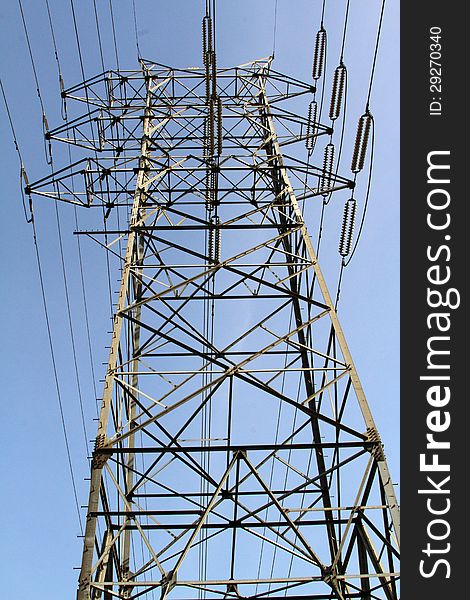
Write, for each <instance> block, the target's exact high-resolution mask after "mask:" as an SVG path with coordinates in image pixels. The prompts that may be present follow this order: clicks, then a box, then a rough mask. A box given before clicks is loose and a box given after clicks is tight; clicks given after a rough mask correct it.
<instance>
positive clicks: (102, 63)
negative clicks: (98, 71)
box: [93, 0, 106, 72]
mask: <svg viewBox="0 0 470 600" xmlns="http://www.w3.org/2000/svg"><path fill="white" fill-rule="evenodd" d="M93 10H94V13H95V24H96V33H97V35H98V46H99V49H100V58H101V68H102V70H103V72H104V71H106V68H105V66H104V55H103V44H102V42H101V30H100V22H99V19H98V9H97V8H96V0H93Z"/></svg>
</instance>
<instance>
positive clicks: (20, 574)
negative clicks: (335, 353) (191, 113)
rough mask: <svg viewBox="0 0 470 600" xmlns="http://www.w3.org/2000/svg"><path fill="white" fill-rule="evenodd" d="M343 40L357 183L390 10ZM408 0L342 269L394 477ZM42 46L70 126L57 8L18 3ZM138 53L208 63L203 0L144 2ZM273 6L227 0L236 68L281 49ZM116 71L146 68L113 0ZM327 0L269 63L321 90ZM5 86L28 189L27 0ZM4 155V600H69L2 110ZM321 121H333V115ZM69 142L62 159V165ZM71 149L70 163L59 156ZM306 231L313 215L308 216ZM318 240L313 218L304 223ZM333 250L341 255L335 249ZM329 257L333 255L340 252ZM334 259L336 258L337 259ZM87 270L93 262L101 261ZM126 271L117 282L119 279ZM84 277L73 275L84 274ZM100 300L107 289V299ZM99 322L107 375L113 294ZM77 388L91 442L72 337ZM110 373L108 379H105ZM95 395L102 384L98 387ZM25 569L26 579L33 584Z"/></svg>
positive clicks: (12, 22) (329, 250)
mask: <svg viewBox="0 0 470 600" xmlns="http://www.w3.org/2000/svg"><path fill="white" fill-rule="evenodd" d="M345 4H346V3H345V1H343V0H327V3H326V13H325V27H326V29H327V31H328V39H329V44H328V64H327V74H328V79H327V84H326V90H327V92H326V98H327V101H326V103H327V102H328V99H329V98H328V96H329V89H330V82H331V75H332V72H333V70H334V68H335V67H336V66H337V63H338V57H339V47H340V40H341V33H342V27H343V19H344V9H345ZM351 4H352V6H351V12H350V20H349V25H348V33H347V38H346V52H345V62H346V64H347V66H348V70H349V88H348V95H349V101H348V119H347V126H346V137H345V149H344V161H343V163H342V169H340V173H341V174H344V175H345V176H349V164H350V156H351V153H352V146H353V141H354V135H355V129H356V123H357V118H358V117H359V116H360V115H361V114H362V112H363V110H364V103H365V98H366V95H367V87H368V77H369V73H370V66H371V63H372V56H373V49H374V43H375V35H376V28H377V24H378V18H379V11H380V4H381V2H378V1H376V0H353V2H352V3H351ZM398 4H399V3H398V0H388V2H387V5H386V10H385V19H384V25H383V32H382V37H381V42H380V52H379V57H378V63H377V72H376V76H375V80H374V87H373V92H372V101H371V110H372V112H373V114H374V117H375V121H376V148H375V166H374V174H373V181H372V192H371V198H370V204H369V208H368V214H367V220H366V225H365V229H364V232H363V235H362V238H361V242H360V245H359V248H358V251H357V253H356V255H355V257H354V259H353V261H352V262H351V265H350V266H349V267H348V268H347V269H346V272H345V275H344V279H343V286H342V298H341V304H340V310H339V312H340V318H341V321H342V324H343V327H344V329H345V331H346V335H347V338H348V343H349V345H350V348H351V350H352V353H353V356H354V358H355V362H356V365H357V367H358V371H359V374H360V376H361V378H362V380H363V384H364V387H365V390H366V394H367V396H368V400H369V403H370V405H371V408H372V411H373V414H374V416H375V418H376V421H377V424H378V427H379V430H380V432H381V435H382V438H383V441H384V442H385V449H386V454H387V456H388V459H389V465H390V468H391V471H392V474H393V475H394V477H395V480H397V478H398V470H399V463H398V450H399V449H398V420H399V412H398V393H399V361H398V359H399V357H398V347H399V338H398V336H399V312H398V294H399V280H398V268H399V245H398V244H399V231H398V219H399V196H398V183H399V163H398V131H399V82H398V63H399V46H398V40H399V37H398V16H399V15H398ZM49 5H50V8H51V14H52V18H53V20H54V25H55V33H56V36H57V46H58V50H59V58H60V62H61V66H62V72H63V76H64V80H65V85H66V86H70V85H72V84H74V83H76V82H78V81H80V80H81V70H80V63H79V61H78V57H77V46H76V42H75V37H74V35H75V34H74V29H73V21H72V16H71V10H70V3H69V2H68V1H66V0H49ZM74 5H75V9H76V17H77V23H78V27H79V34H80V41H81V48H82V52H83V64H84V68H85V74H86V76H87V77H90V76H92V75H94V74H96V73H98V72H100V71H101V61H100V56H99V51H98V42H97V36H96V30H95V22H94V15H93V2H92V0H81V1H80V2H78V1H75V3H74ZM23 6H24V10H25V17H26V20H27V24H28V29H29V33H30V36H31V46H32V49H33V54H34V57H35V63H36V66H37V72H38V78H39V83H40V90H41V95H42V97H43V99H44V104H45V108H46V114H47V119H48V121H49V124H50V125H51V127H52V126H54V125H56V124H59V123H61V122H62V121H61V115H60V107H61V103H60V98H59V87H58V78H57V70H56V64H55V59H54V53H53V46H52V41H51V35H50V30H49V23H48V19H47V11H46V4H45V2H43V1H38V0H23ZM136 6H137V18H138V31H139V44H140V48H141V53H142V55H143V56H144V57H148V58H149V59H151V60H155V61H158V62H161V63H164V64H169V65H176V66H192V65H199V64H200V62H201V59H200V56H201V49H200V45H201V40H200V37H201V35H200V22H201V18H202V11H203V3H202V2H200V1H192V2H189V1H188V0H173V1H172V2H163V1H161V0H160V1H159V2H150V1H148V0H136ZM274 6H275V3H274V1H273V0H256V1H253V0H251V1H249V0H237V1H235V0H219V2H218V10H217V18H218V20H217V44H218V48H217V50H218V62H219V64H220V65H224V66H232V65H235V64H240V63H243V62H246V61H248V60H251V59H253V58H260V57H264V56H267V55H269V54H271V52H272V49H273V24H274ZM97 7H98V10H99V17H100V22H101V35H102V42H103V47H104V60H105V66H106V67H115V66H116V58H115V53H114V44H113V38H112V31H111V26H110V14H109V4H108V2H107V1H105V0H97ZM113 12H114V19H115V25H116V32H117V36H118V51H119V55H118V58H119V62H120V66H121V67H124V68H136V66H137V62H136V47H135V33H134V25H133V16H132V2H131V0H120V1H119V2H116V1H115V2H113ZM320 12H321V2H318V1H314V0H309V1H307V0H295V1H288V0H278V10H277V30H276V58H275V62H274V68H275V69H276V70H278V71H281V72H285V73H288V74H291V75H293V76H296V77H298V78H299V79H303V80H305V81H310V78H311V64H312V50H313V42H314V37H315V33H316V31H317V29H318V27H319V22H320ZM0 28H1V34H2V35H1V36H0V45H1V48H0V56H1V59H0V60H1V63H0V76H1V78H2V81H3V84H4V86H5V90H6V93H7V95H8V100H9V104H10V109H11V112H12V117H13V121H14V125H15V128H16V132H17V137H18V141H19V143H20V147H21V151H22V154H23V158H24V162H25V166H26V169H27V173H28V176H29V178H30V180H36V179H39V178H40V177H42V176H45V175H46V174H47V173H48V172H49V167H48V166H47V164H46V163H45V159H44V156H45V154H44V146H43V142H42V122H41V111H40V106H39V101H38V98H37V95H36V89H35V82H34V78H33V73H32V69H31V64H30V61H29V55H28V49H27V45H26V41H25V36H24V31H23V29H22V23H21V17H20V12H19V9H18V4H17V2H16V0H5V1H4V2H3V3H2V6H1V8H0ZM0 115H1V116H0V144H1V146H2V159H3V161H2V167H3V168H2V175H3V197H2V212H3V215H2V219H1V227H2V242H3V243H2V250H1V252H2V270H3V273H2V279H1V285H2V299H3V311H2V316H1V331H2V335H3V344H2V348H1V352H2V360H1V368H2V382H3V411H2V413H3V422H4V426H3V430H4V438H3V442H4V448H5V450H4V452H3V453H2V456H1V462H2V465H1V468H2V473H3V477H2V497H3V503H4V507H3V514H4V515H5V518H4V522H3V524H2V545H1V549H0V553H1V556H2V568H3V569H4V574H3V586H2V589H3V592H4V594H5V597H8V598H19V599H22V598H29V597H32V596H33V594H34V597H37V598H46V597H47V598H48V599H49V600H55V599H56V598H57V599H59V598H64V597H73V595H74V591H75V587H76V578H77V572H76V571H73V569H72V568H73V567H74V566H78V565H79V561H80V555H81V540H80V539H79V538H77V535H78V534H79V533H80V530H79V525H78V520H77V515H76V511H75V506H74V500H73V493H72V488H71V485H70V477H69V472H68V464H67V457H66V453H65V446H64V441H63V433H62V429H61V423H60V414H59V410H58V405H57V396H56V392H55V388H54V382H53V377H52V367H51V361H50V355H49V351H48V342H47V334H46V328H45V322H44V314H43V310H42V304H41V297H40V288H39V281H38V273H37V267H36V263H35V255H34V247H33V242H32V232H31V227H30V225H28V224H26V223H25V221H24V217H23V211H22V208H21V196H20V192H19V189H20V186H19V177H18V173H19V165H18V158H17V156H16V154H15V151H14V147H13V144H12V141H11V132H10V129H9V125H8V122H7V119H6V115H5V111H4V110H3V107H2V109H1V110H0ZM324 120H325V119H324ZM64 150H65V149H64V148H58V149H57V151H56V154H57V156H58V162H59V163H62V164H65V162H66V158H67V157H66V155H65V151H64ZM59 151H60V152H61V153H62V156H61V157H60V155H59V154H58V152H59ZM318 160H319V161H320V160H321V157H320V158H319V159H318ZM366 183H367V177H366V173H362V174H361V177H360V180H359V186H358V191H357V198H358V201H360V202H363V198H364V193H365V187H366ZM345 199H346V198H344V197H342V198H340V199H339V204H338V207H337V209H333V210H332V211H331V215H329V216H328V218H327V222H326V226H325V237H324V241H323V245H324V247H325V261H326V262H325V264H324V265H323V268H324V271H325V275H326V277H327V281H328V284H329V285H330V288H331V289H334V288H335V287H336V276H337V271H336V269H337V261H338V255H337V253H336V248H337V243H338V235H339V228H340V224H341V223H340V213H341V211H342V206H343V203H344V200H345ZM46 202H47V201H45V202H44V203H41V202H36V204H35V212H36V216H37V226H38V233H39V243H40V249H41V256H42V264H43V268H44V277H45V283H46V293H47V297H48V304H49V309H50V314H51V321H52V330H53V337H54V344H55V349H56V353H57V359H58V367H59V371H60V373H61V391H62V399H63V402H64V412H65V417H66V424H67V430H68V434H69V438H70V443H71V450H72V461H73V465H74V470H75V474H76V479H77V485H78V492H79V501H80V504H86V493H87V482H83V477H86V476H87V470H88V465H87V461H86V449H85V444H84V441H83V432H82V425H81V417H80V411H79V407H78V403H77V389H76V382H75V379H74V370H73V357H72V353H71V348H70V342H69V338H68V336H67V335H66V334H67V327H68V324H67V314H66V311H65V308H64V292H63V283H62V280H61V271H60V269H61V265H60V258H59V252H58V241H57V232H56V229H55V223H54V219H55V214H54V211H53V208H52V206H51V204H48V205H47V204H46ZM66 209H67V207H64V210H62V212H61V215H62V218H63V219H64V223H65V228H64V236H66V237H67V239H66V240H64V247H65V251H66V252H65V256H66V260H67V262H68V264H69V265H70V269H71V270H73V269H74V268H76V264H77V263H76V260H77V258H76V239H73V236H72V235H71V231H72V228H73V222H72V217H71V213H68V214H67V211H66ZM307 221H308V214H307ZM308 224H309V227H311V232H312V233H314V232H315V223H313V222H312V223H308ZM335 253H336V254H335ZM330 256H331V258H328V257H330ZM333 257H335V258H333ZM87 260H88V262H87V264H86V266H87V267H88V269H90V271H91V272H94V270H95V269H96V268H97V267H95V266H94V264H93V260H94V259H93V255H88V259H87ZM116 277H117V275H116ZM74 281H75V280H74ZM70 291H71V303H72V309H73V310H72V313H73V315H74V319H75V321H74V327H76V328H77V331H81V332H82V333H83V307H82V305H81V303H80V297H79V295H80V290H79V287H78V285H76V281H75V283H73V282H72V284H71V289H70ZM104 291H105V290H104ZM90 293H91V296H90V298H91V300H90V314H91V322H92V324H94V325H95V327H94V328H93V333H92V342H93V345H94V348H96V351H95V370H96V378H97V379H100V378H101V377H102V374H103V373H104V366H102V365H101V362H103V361H105V360H106V349H105V345H106V344H107V343H108V338H109V336H107V334H106V331H107V329H108V327H107V324H106V321H107V312H106V307H105V306H104V303H103V290H102V289H98V290H95V289H92V290H91V291H90ZM77 346H78V352H79V368H80V373H81V374H82V378H81V391H82V396H83V402H84V406H85V416H86V426H87V431H88V437H89V438H90V439H91V438H93V437H94V429H95V423H94V422H93V421H92V418H93V416H94V411H95V405H94V390H93V382H92V381H91V377H90V370H89V365H88V362H87V360H88V358H87V357H88V355H87V352H88V350H87V347H86V344H85V341H84V336H83V335H79V334H78V335H77ZM100 369H101V370H100ZM96 385H97V388H98V395H99V394H100V391H99V390H100V387H99V386H100V383H99V382H98V383H97V384H96ZM25 573H26V574H27V576H25Z"/></svg>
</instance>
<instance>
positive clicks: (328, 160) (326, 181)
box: [320, 142, 335, 196]
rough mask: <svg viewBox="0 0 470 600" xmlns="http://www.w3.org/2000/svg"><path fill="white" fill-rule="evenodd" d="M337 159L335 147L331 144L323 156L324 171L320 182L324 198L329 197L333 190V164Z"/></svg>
mask: <svg viewBox="0 0 470 600" xmlns="http://www.w3.org/2000/svg"><path fill="white" fill-rule="evenodd" d="M334 159H335V147H334V145H333V144H332V143H331V142H330V143H329V144H327V145H326V146H325V153H324V155H323V171H322V175H321V181H320V191H321V193H322V196H327V195H328V193H329V192H330V188H331V180H332V177H333V162H334Z"/></svg>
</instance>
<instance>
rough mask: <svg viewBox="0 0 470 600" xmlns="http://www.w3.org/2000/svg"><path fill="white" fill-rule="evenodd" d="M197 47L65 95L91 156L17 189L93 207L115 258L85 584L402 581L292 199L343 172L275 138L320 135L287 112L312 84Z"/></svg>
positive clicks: (393, 535)
mask: <svg viewBox="0 0 470 600" xmlns="http://www.w3.org/2000/svg"><path fill="white" fill-rule="evenodd" d="M208 63H209V64H206V65H205V68H204V67H203V68H202V69H198V68H190V69H172V68H169V67H166V66H163V65H158V64H155V63H150V62H146V61H142V64H141V67H142V69H141V71H135V72H132V71H127V72H115V71H111V72H108V73H106V74H103V75H100V76H97V77H95V78H93V79H90V80H88V81H86V82H84V83H82V84H80V85H78V86H76V87H74V88H71V89H69V90H67V91H66V92H64V94H63V95H64V99H66V101H67V102H68V103H70V101H71V99H74V100H75V101H78V102H84V103H86V106H87V111H88V112H87V113H86V114H85V115H84V116H83V117H80V118H77V119H74V120H69V121H67V122H66V124H65V125H63V126H61V127H58V128H57V129H54V130H51V131H49V132H48V133H47V136H46V137H47V138H49V139H50V140H61V141H63V142H67V143H71V144H74V145H77V146H81V147H83V148H85V149H87V150H88V151H89V155H90V156H89V157H88V158H85V159H83V160H81V161H79V162H77V163H75V164H73V165H71V166H69V167H67V168H66V169H62V170H60V171H57V172H55V173H54V174H53V175H51V176H49V177H46V178H44V179H42V180H40V181H38V182H36V183H35V184H33V185H31V186H30V187H29V188H28V190H27V191H28V192H29V193H30V194H34V195H35V196H37V195H39V196H48V197H51V198H53V199H55V200H57V201H65V202H69V203H74V204H79V205H83V206H85V207H89V208H90V210H91V209H96V208H98V209H99V211H100V213H101V212H102V213H104V217H105V219H106V223H107V228H106V231H105V232H104V231H102V232H100V231H95V230H89V231H86V232H85V233H86V234H87V235H88V236H89V237H91V238H93V239H95V240H97V241H98V243H100V244H101V245H103V246H104V247H105V248H106V250H107V251H108V252H109V253H110V254H112V256H113V258H114V260H116V261H118V262H119V264H120V267H121V269H122V278H121V282H120V288H119V294H118V300H117V306H116V311H115V315H114V326H113V333H112V342H111V349H110V354H109V362H108V367H107V371H106V378H105V384H104V392H103V399H102V405H101V410H100V416H99V424H98V433H97V437H96V444H95V450H94V453H93V460H92V468H91V481H90V494H89V501H88V513H87V521H86V533H85V539H84V549H83V559H82V567H81V573H80V581H79V591H78V599H79V600H89V599H91V598H93V599H96V598H104V599H111V598H138V597H145V598H147V597H154V594H156V595H157V596H158V595H159V596H160V597H161V598H162V599H164V598H166V597H167V596H168V595H169V596H171V597H173V598H178V599H183V598H188V599H189V598H208V599H212V598H214V599H216V598H240V597H241V598H260V599H261V598H278V597H288V598H291V599H294V598H295V599H303V598H308V599H318V600H320V599H322V598H324V599H327V598H339V599H346V598H387V599H388V600H393V599H396V598H397V583H396V581H397V578H398V573H397V571H396V563H397V557H398V536H399V509H398V506H397V503H396V499H395V494H394V489H393V485H392V481H391V479H390V475H389V472H388V468H387V464H386V460H385V457H384V453H383V450H382V443H381V440H380V437H379V434H378V432H377V429H376V427H375V424H374V421H373V418H372V415H371V412H370V410H369V407H368V404H367V401H366V398H365V395H364V391H363V389H362V387H361V383H360V380H359V378H358V375H357V372H356V368H355V366H354V363H353V360H352V358H351V355H350V352H349V350H348V346H347V344H346V340H345V337H344V335H343V332H342V329H341V326H340V324H339V321H338V318H337V314H336V312H335V309H334V305H333V302H332V299H331V297H330V294H329V292H328V289H327V286H326V283H325V280H324V278H323V275H322V272H321V270H320V266H319V264H318V262H317V258H316V255H315V252H314V249H313V247H312V243H311V240H310V238H309V235H308V232H307V228H306V225H305V221H304V218H303V214H302V210H301V207H302V205H303V201H304V200H307V199H310V200H309V201H310V202H315V201H317V200H321V196H322V194H323V195H324V194H326V193H330V192H333V191H335V190H340V189H346V188H351V187H353V184H352V182H351V181H349V180H347V179H345V178H343V177H340V176H338V175H336V174H335V173H331V172H325V171H324V170H322V169H319V168H317V167H314V166H312V165H310V164H309V163H307V162H303V161H301V160H299V159H297V158H295V157H293V156H288V155H287V154H283V149H284V147H287V146H289V145H290V144H294V143H296V142H305V139H306V136H307V135H308V136H312V137H314V138H316V137H318V136H321V135H323V134H328V133H330V130H329V128H328V127H324V126H322V125H320V124H318V123H317V124H315V127H314V128H311V127H310V128H308V127H307V119H305V118H303V117H299V116H297V115H296V114H295V113H294V112H290V111H289V110H288V109H287V108H286V106H288V105H289V100H290V99H291V98H294V97H298V96H300V95H304V94H305V95H308V94H311V92H312V87H311V86H310V85H307V84H304V83H302V82H300V81H297V80H296V79H293V78H291V77H287V76H285V75H281V74H280V73H277V72H276V71H274V70H273V69H272V66H271V61H270V60H262V61H255V62H252V63H249V64H246V65H242V66H239V67H236V68H232V69H216V67H215V61H214V62H213V64H210V61H208ZM116 215H121V218H120V219H119V220H116ZM123 224H124V225H123ZM82 233H83V232H82ZM104 233H106V241H103V235H104ZM110 238H112V241H109V240H110ZM116 240H119V241H120V243H123V244H124V241H126V243H125V244H124V245H123V252H122V254H121V253H119V251H118V249H117V244H116V243H115V242H116Z"/></svg>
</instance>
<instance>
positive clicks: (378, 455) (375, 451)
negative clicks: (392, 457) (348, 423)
mask: <svg viewBox="0 0 470 600" xmlns="http://www.w3.org/2000/svg"><path fill="white" fill-rule="evenodd" d="M366 438H367V440H366V441H367V442H369V443H372V444H373V446H371V447H370V448H368V450H369V452H370V453H371V454H372V456H373V457H374V458H375V459H376V460H378V461H382V460H385V454H384V450H383V444H382V440H381V439H380V435H379V432H378V431H377V429H376V428H375V427H368V428H367V430H366Z"/></svg>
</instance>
